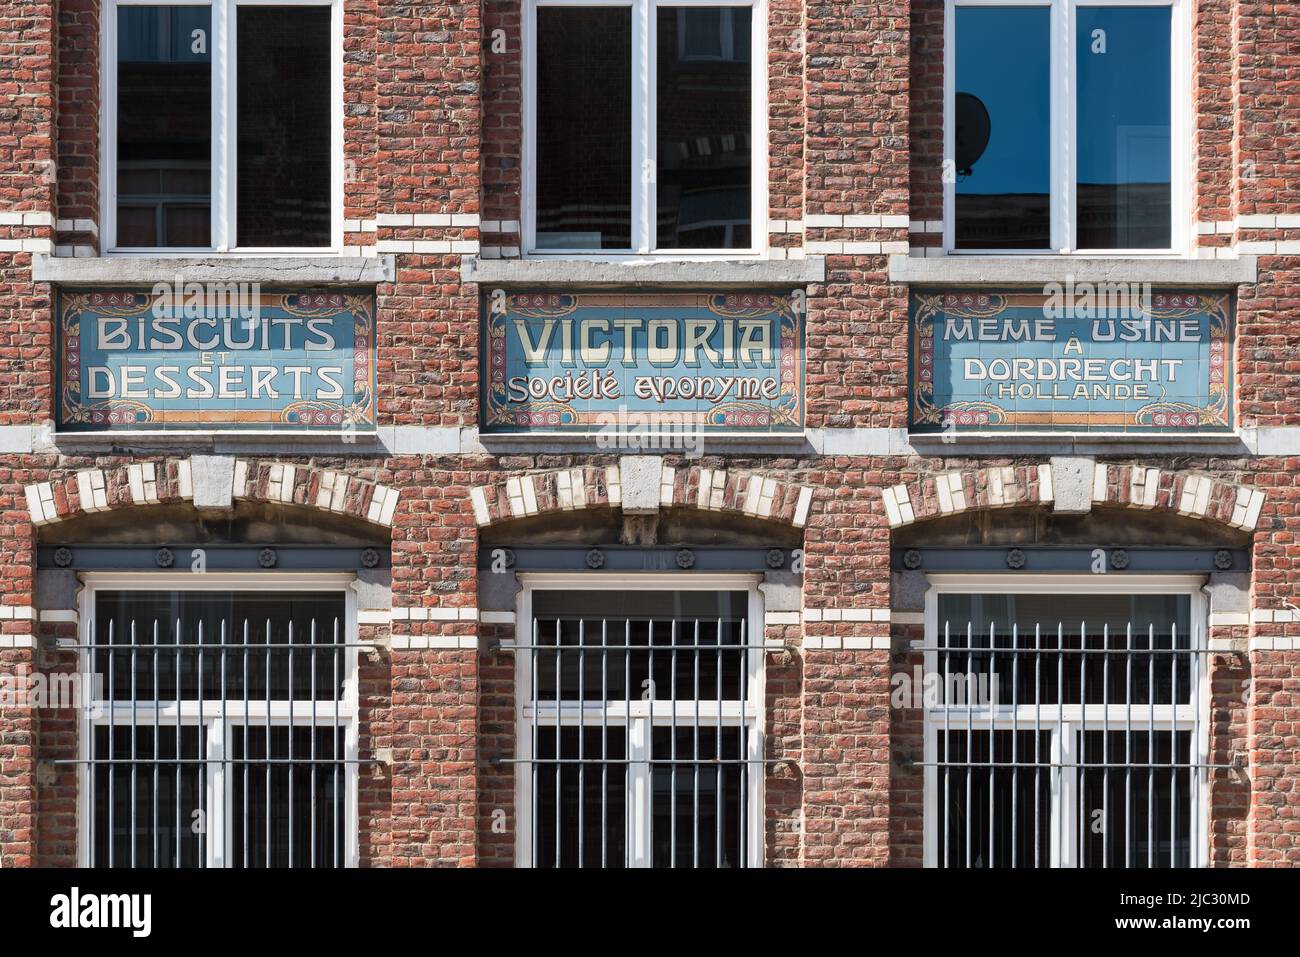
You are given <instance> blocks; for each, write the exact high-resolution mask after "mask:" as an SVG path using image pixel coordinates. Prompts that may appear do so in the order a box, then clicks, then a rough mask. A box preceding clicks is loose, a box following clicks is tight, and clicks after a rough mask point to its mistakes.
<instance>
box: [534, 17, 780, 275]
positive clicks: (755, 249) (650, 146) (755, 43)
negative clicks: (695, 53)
mask: <svg viewBox="0 0 1300 957" xmlns="http://www.w3.org/2000/svg"><path fill="white" fill-rule="evenodd" d="M523 4H524V9H523V17H522V20H521V26H522V31H523V85H524V95H523V106H524V108H523V178H522V181H521V183H520V193H521V195H520V206H521V210H520V222H521V227H520V228H521V230H522V232H523V235H522V236H521V237H520V239H521V240H522V241H523V243H524V255H525V256H526V257H528V258H559V259H570V260H580V261H589V262H609V261H625V260H635V259H638V258H640V259H645V258H647V257H649V258H652V259H655V260H661V259H675V260H687V261H688V260H701V259H702V260H708V259H757V258H763V257H765V256H766V255H767V247H768V236H767V202H768V188H767V172H768V150H767V127H768V122H767V84H768V73H767V0H523ZM658 6H670V7H691V6H694V7H719V6H726V7H745V8H752V9H753V13H752V17H753V22H752V25H751V28H750V42H751V45H752V49H751V51H750V68H751V71H752V72H751V84H750V89H751V93H750V110H751V132H750V144H751V146H750V176H751V181H750V213H749V217H750V243H751V245H750V247H749V248H748V249H672V248H658V247H656V246H655V210H656V209H657V200H656V195H655V185H656V182H657V177H656V175H655V170H656V168H657V166H656V157H655V151H656V149H657V136H656V120H657V110H656V103H655V92H656V86H657V83H656V74H657V63H656V58H655V57H653V56H651V55H650V51H652V50H654V49H655V32H656V21H655V16H654V14H655V10H656V9H657V7H658ZM540 7H627V8H630V9H631V11H632V196H631V203H632V248H631V249H626V250H619V249H551V248H547V249H538V248H537V207H536V196H537V129H538V123H539V120H538V115H537V59H538V57H537V10H538V8H540ZM647 164H648V165H647Z"/></svg>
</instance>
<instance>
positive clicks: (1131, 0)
mask: <svg viewBox="0 0 1300 957" xmlns="http://www.w3.org/2000/svg"><path fill="white" fill-rule="evenodd" d="M957 7H1050V8H1051V26H1050V32H1051V51H1050V53H1051V55H1050V59H1049V63H1050V72H1051V84H1050V85H1051V111H1050V112H1051V117H1050V123H1049V127H1048V128H1049V138H1050V140H1051V143H1050V153H1051V160H1050V168H1051V173H1050V176H1051V179H1050V182H1051V196H1050V209H1051V218H1052V224H1051V237H1050V239H1051V248H1049V249H957V248H956V233H957V206H956V196H957V184H956V182H947V181H946V180H947V179H949V177H944V179H945V182H944V184H943V248H944V252H945V253H947V254H948V255H951V256H1052V255H1061V256H1077V257H1080V258H1097V257H1120V256H1123V257H1145V258H1166V259H1167V258H1175V257H1176V258H1188V257H1190V256H1191V255H1192V245H1191V243H1192V229H1191V215H1192V214H1191V210H1192V187H1193V182H1192V167H1193V164H1192V130H1193V129H1194V127H1195V120H1196V110H1195V104H1194V101H1193V96H1192V68H1191V64H1192V24H1191V2H1190V0H944V34H943V50H944V58H943V76H944V81H943V156H944V160H945V162H947V161H948V160H950V159H951V158H952V157H954V156H956V136H957V121H956V115H955V101H956V79H957V47H956V33H957V15H956V8H957ZM1079 7H1169V8H1170V9H1171V13H1170V18H1169V19H1170V30H1171V34H1172V35H1171V37H1170V45H1169V64H1170V78H1169V82H1170V94H1171V102H1170V109H1169V123H1170V128H1169V145H1170V154H1171V155H1170V167H1169V174H1170V180H1169V190H1170V207H1169V216H1170V220H1171V221H1170V224H1169V227H1170V232H1169V247H1168V248H1166V249H1082V250H1081V249H1078V248H1077V247H1076V246H1075V244H1074V231H1075V215H1074V212H1075V193H1076V183H1075V173H1076V162H1077V153H1076V151H1075V150H1074V148H1073V146H1074V138H1075V129H1076V126H1077V123H1076V108H1075V102H1074V99H1075V55H1074V51H1075V44H1074V42H1073V38H1074V35H1075V25H1076V23H1077V17H1076V12H1077V10H1078V8H1079ZM1062 64H1064V69H1062Z"/></svg>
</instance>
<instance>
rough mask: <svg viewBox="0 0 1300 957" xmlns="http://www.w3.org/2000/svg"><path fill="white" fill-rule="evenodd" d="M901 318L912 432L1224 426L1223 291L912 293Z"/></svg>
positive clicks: (1227, 406) (1226, 355)
mask: <svg viewBox="0 0 1300 957" xmlns="http://www.w3.org/2000/svg"><path fill="white" fill-rule="evenodd" d="M911 322H912V329H911V334H912V376H911V378H912V383H911V393H912V395H911V426H912V431H913V432H943V431H945V430H949V429H957V430H961V429H972V430H976V431H1072V432H1134V433H1140V432H1154V431H1160V432H1226V431H1230V430H1231V428H1232V358H1231V357H1232V334H1233V332H1232V299H1231V295H1230V294H1229V293H1227V292H1194V291H1193V292H1184V291H1179V292H1171V291H1154V292H1153V291H1151V290H1150V289H1149V288H1145V287H1128V286H1124V287H1123V288H1118V284H1117V288H1115V289H1107V288H1104V287H1098V286H1086V287H1085V286H1084V285H1083V284H1080V285H1079V286H1074V285H1069V286H1067V287H1064V288H1057V287H1055V286H1050V287H1048V289H1047V290H1046V291H1045V292H1043V293H1039V292H1012V291H1008V292H989V291H978V292H975V291H971V292H949V291H942V292H940V291H935V292H918V293H914V294H913V296H912V303H911Z"/></svg>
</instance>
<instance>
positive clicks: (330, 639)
mask: <svg viewBox="0 0 1300 957" xmlns="http://www.w3.org/2000/svg"><path fill="white" fill-rule="evenodd" d="M344 615H345V610H344V599H343V596H342V595H339V594H335V593H329V592H299V593H292V592H281V593H278V594H270V593H258V592H243V593H241V592H224V593H223V592H143V591H127V592H97V593H96V595H95V623H94V627H95V644H96V646H97V647H96V650H95V652H94V670H95V673H96V674H98V675H100V676H103V677H104V678H105V679H106V680H105V685H104V692H103V694H104V699H105V700H108V696H109V689H110V688H111V690H112V700H114V701H129V700H131V696H132V691H133V688H134V694H135V699H136V700H137V701H148V702H152V701H153V700H154V685H155V680H154V676H155V674H156V675H157V689H158V690H157V696H158V698H159V699H160V700H161V701H163V702H166V701H169V700H170V701H174V700H175V699H176V694H177V688H176V675H177V673H178V672H179V674H180V697H181V700H182V701H194V700H197V699H198V697H199V672H200V662H201V663H202V675H203V682H202V684H203V698H204V700H206V701H216V700H219V699H220V698H221V696H222V688H223V685H222V660H223V659H224V661H225V676H224V677H225V685H224V688H225V695H226V697H227V698H230V699H234V698H241V699H242V698H243V697H244V694H245V685H247V693H248V697H249V699H250V700H253V701H258V700H263V701H264V700H265V699H266V697H267V696H268V694H269V696H270V698H271V700H272V701H285V700H287V699H288V697H289V666H290V656H289V648H290V647H293V648H294V649H295V651H294V652H293V662H292V664H293V698H294V700H295V701H308V700H311V696H312V690H313V689H312V671H313V664H314V670H315V693H316V699H317V700H324V701H329V700H332V699H334V698H335V697H336V696H337V695H340V694H341V693H342V687H343V681H344V679H345V678H346V677H347V656H346V655H345V654H344V650H343V649H328V648H318V649H317V650H316V651H312V650H310V649H311V644H312V628H313V625H314V626H315V636H316V637H315V641H316V643H317V644H335V643H342V642H345V641H346V640H347V637H346V634H347V633H346V630H345V618H344ZM223 627H224V630H225V631H224V633H225V641H226V643H227V644H231V645H236V644H248V645H250V646H251V647H249V648H248V649H246V650H245V649H234V648H232V649H229V650H227V651H226V652H224V653H223V652H222V651H221V647H220V646H221V642H222V630H223ZM246 627H247V631H245V628H246ZM155 628H156V629H157V642H158V644H160V645H175V644H179V645H182V646H193V647H192V648H190V647H182V648H174V647H173V648H161V649H159V650H158V651H157V652H154V651H152V650H151V649H150V647H149V646H150V645H152V644H153V643H154V634H155ZM245 634H247V640H245ZM336 635H337V637H336ZM291 636H292V642H291V640H290V638H291ZM133 637H134V645H135V648H136V650H135V652H134V653H132V652H131V651H130V650H128V649H129V648H130V647H131V646H132V639H133ZM263 645H265V649H266V650H263V649H262V647H259V646H263ZM110 648H112V649H115V650H113V651H111V652H110V651H109V649H110ZM200 648H202V649H203V650H202V651H200ZM133 667H134V671H135V675H134V682H133V680H132V668H133ZM110 673H111V675H112V681H111V683H110V682H108V681H107V676H108V675H109V674H110ZM268 689H269V690H268Z"/></svg>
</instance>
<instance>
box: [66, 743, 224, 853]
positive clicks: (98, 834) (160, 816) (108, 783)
mask: <svg viewBox="0 0 1300 957" xmlns="http://www.w3.org/2000/svg"><path fill="white" fill-rule="evenodd" d="M199 731H200V728H199V726H198V725H194V724H191V725H183V726H182V727H181V729H180V739H181V750H180V754H177V753H176V726H175V724H173V725H172V726H171V727H166V726H160V727H159V728H158V746H157V747H156V748H155V746H154V728H153V722H152V719H150V720H149V721H148V722H145V721H141V722H140V723H139V726H138V727H137V728H136V729H135V731H134V732H133V731H132V730H131V728H130V726H129V725H128V726H126V727H123V726H122V725H121V724H118V725H117V726H116V727H113V728H109V727H108V726H106V725H99V726H98V727H96V728H95V732H94V735H95V758H96V762H97V763H95V764H92V765H89V766H88V770H87V774H88V775H89V778H90V791H91V801H90V802H89V807H91V808H92V813H93V814H94V822H93V827H94V831H95V837H94V843H93V846H92V853H91V866H92V867H108V866H109V865H110V864H111V865H112V866H113V867H130V866H131V861H132V859H131V851H132V843H134V845H135V864H136V866H137V867H176V866H177V865H178V864H179V866H181V867H199V866H201V865H202V863H203V860H204V858H205V856H206V851H205V848H204V836H203V834H202V833H201V832H200V833H198V834H196V833H194V830H193V826H192V825H193V823H194V821H195V820H196V813H195V812H196V811H198V810H200V807H201V804H200V802H201V801H202V800H203V797H202V795H203V793H204V787H205V781H206V775H205V770H204V768H205V765H204V764H202V763H200V762H201V759H202V758H203V757H204V753H203V751H202V749H201V742H202V736H201V735H200V733H199ZM133 740H134V742H135V746H134V749H132V741H133ZM132 759H134V761H133V760H132ZM109 760H111V761H112V763H111V764H104V763H98V762H103V761H109ZM133 800H134V802H135V803H134V807H135V813H134V817H133V816H132V810H131V809H132V801H133ZM110 807H111V808H112V815H111V817H112V820H111V821H110V819H109V818H110V814H109V808H110ZM205 810H207V811H208V812H209V813H210V812H211V808H206V809H205ZM110 835H111V841H112V847H111V850H110V847H109V843H110Z"/></svg>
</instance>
